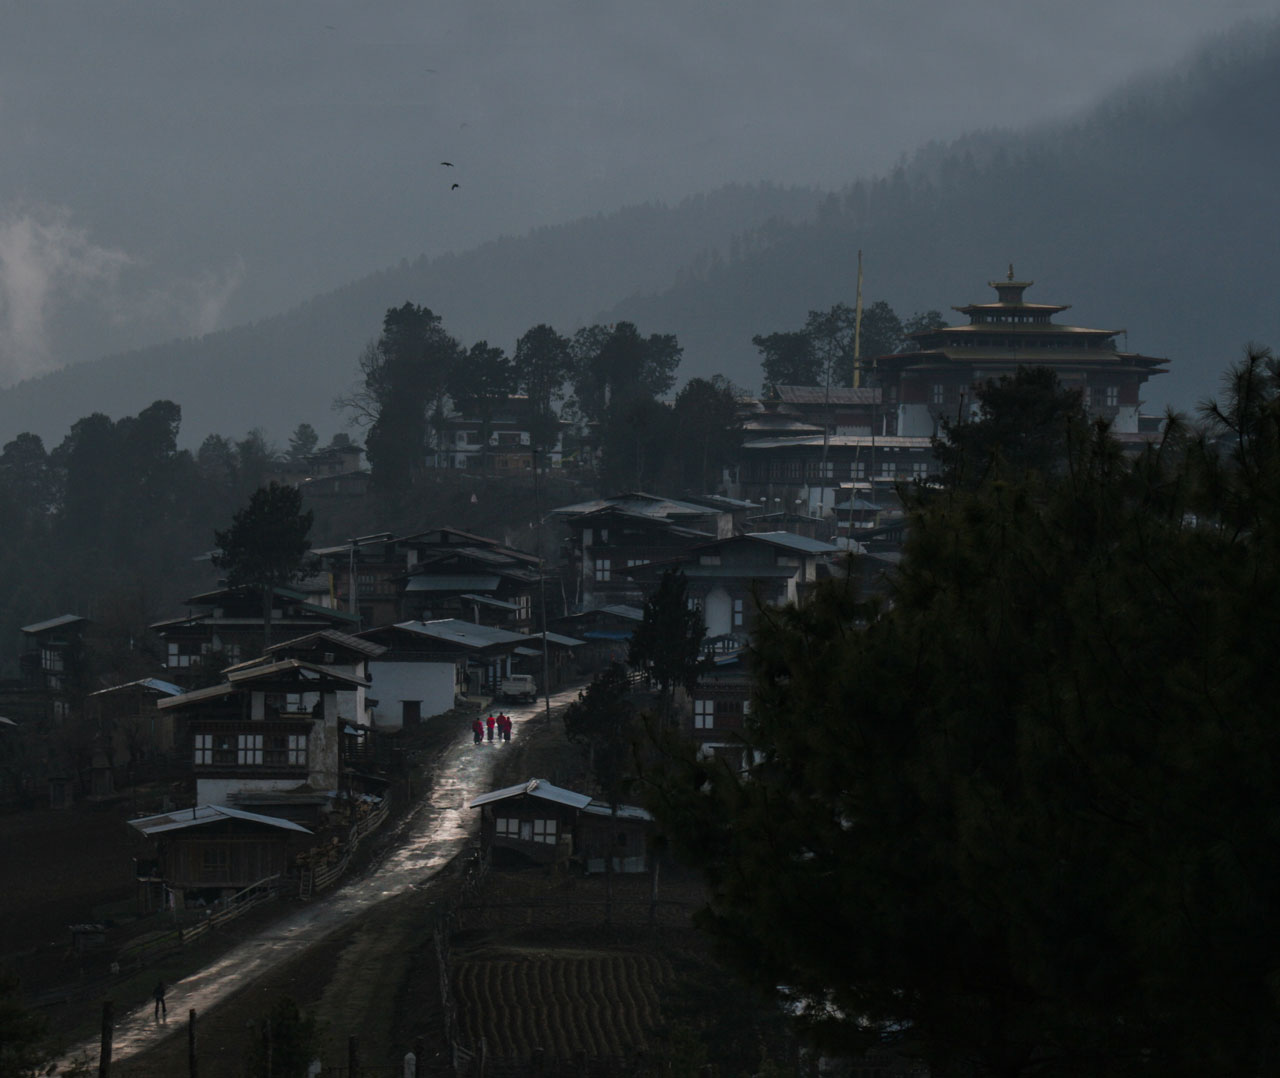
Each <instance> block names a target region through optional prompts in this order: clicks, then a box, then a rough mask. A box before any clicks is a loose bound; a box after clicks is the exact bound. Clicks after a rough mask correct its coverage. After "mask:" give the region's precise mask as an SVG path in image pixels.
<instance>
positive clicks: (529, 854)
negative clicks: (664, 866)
mask: <svg viewBox="0 0 1280 1078" xmlns="http://www.w3.org/2000/svg"><path fill="white" fill-rule="evenodd" d="M470 807H471V808H478V809H480V810H481V815H480V843H481V848H482V849H483V850H484V851H485V854H486V856H487V857H489V859H490V860H491V861H493V862H494V863H508V864H520V863H526V862H529V861H533V862H537V863H544V864H545V863H551V862H566V861H569V860H571V859H572V860H577V861H578V862H580V863H581V864H582V866H583V868H584V870H585V871H587V872H592V871H598V872H603V871H604V869H605V860H604V859H605V857H606V856H607V852H608V851H609V850H610V849H612V850H613V855H614V858H615V861H614V869H615V871H618V872H643V871H645V870H646V869H647V868H648V853H647V835H648V831H649V828H650V825H651V823H652V817H651V816H650V815H649V813H647V812H646V811H645V810H644V809H642V808H637V807H636V806H634V805H619V806H618V812H617V814H616V816H615V814H614V812H613V809H612V807H611V806H610V805H608V804H607V803H605V802H602V801H597V800H595V799H594V798H592V797H589V796H587V795H586V794H580V793H577V792H576V791H574V790H566V789H564V788H563V787H560V786H554V785H552V784H551V783H549V782H548V781H547V780H546V779H529V780H528V781H526V782H521V783H518V784H516V785H515V786H507V787H505V788H503V789H501V790H493V791H491V792H490V793H486V794H481V795H480V796H479V797H473V798H472V799H471V801H470Z"/></svg>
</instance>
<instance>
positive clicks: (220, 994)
mask: <svg viewBox="0 0 1280 1078" xmlns="http://www.w3.org/2000/svg"><path fill="white" fill-rule="evenodd" d="M576 696H577V689H576V688H575V689H571V690H567V691H565V692H563V693H560V694H559V695H557V696H553V697H552V698H551V706H552V708H553V709H555V708H558V707H561V706H563V705H564V704H567V703H568V702H570V701H571V700H573V699H575V698H576ZM505 710H507V714H509V715H510V716H511V718H512V719H513V721H514V729H513V733H512V742H511V744H510V745H504V744H502V743H500V742H493V743H490V742H486V743H484V744H482V745H474V744H472V740H471V734H470V732H469V731H467V730H463V731H461V734H460V736H459V738H458V740H457V741H455V742H454V743H453V744H452V745H451V746H450V747H449V748H448V749H447V750H446V751H445V752H444V754H443V755H442V757H441V759H440V763H439V765H438V767H437V768H436V773H435V774H434V775H433V776H432V780H431V783H430V786H429V788H428V789H427V790H426V791H425V793H424V795H423V797H422V800H421V801H420V802H419V803H418V805H417V806H416V807H415V808H414V809H413V810H412V811H411V812H410V813H409V814H408V815H407V816H406V817H405V818H404V819H403V820H402V821H401V822H400V824H399V826H398V829H397V833H396V834H395V835H394V840H393V844H392V848H391V850H390V852H389V853H388V854H387V855H386V856H385V857H384V858H383V859H382V860H381V861H380V862H379V863H377V864H376V865H375V866H373V867H372V868H371V869H370V870H368V871H367V872H366V873H365V874H364V875H362V876H360V877H358V878H355V879H352V880H350V881H348V882H347V883H346V884H344V885H342V886H341V887H339V888H338V889H337V890H336V891H334V892H332V893H331V894H329V895H327V896H325V897H324V898H321V899H317V900H316V901H315V902H313V903H311V904H310V905H308V906H306V907H305V908H303V909H300V910H298V911H296V912H295V913H291V914H289V915H287V916H285V917H283V918H281V919H279V920H277V921H275V922H273V923H272V924H271V925H269V926H268V927H267V928H265V929H264V930H263V931H261V932H260V933H258V934H256V935H254V936H252V937H250V938H248V939H246V940H244V941H243V942H242V943H240V944H238V945H237V946H235V947H234V948H233V949H232V950H230V951H228V952H227V953H225V954H224V955H223V956H222V957H221V958H220V959H218V960H217V961H215V962H213V963H212V964H210V965H209V966H206V967H205V968H204V969H201V970H199V971H198V972H196V973H194V974H192V975H191V976H189V977H186V978H185V979H183V980H181V981H179V982H177V983H176V984H174V985H172V986H170V988H169V991H168V998H167V1004H168V1008H169V1015H170V1020H169V1022H168V1023H164V1022H160V1021H157V1020H156V1019H155V1017H154V1016H153V1013H152V1007H151V1005H150V1002H149V1001H148V1002H147V1003H145V1004H143V1005H141V1006H139V1007H137V1008H135V1009H133V1010H132V1011H129V1012H127V1013H124V1014H121V1015H120V1016H119V1017H118V1019H117V1023H116V1032H115V1038H114V1049H113V1053H112V1055H113V1059H114V1060H116V1061H120V1060H125V1059H128V1058H129V1057H131V1056H134V1055H136V1054H137V1053H138V1052H141V1051H142V1050H143V1049H146V1048H149V1047H151V1046H152V1045H154V1044H156V1043H157V1042H159V1041H160V1040H161V1039H163V1038H164V1037H166V1036H168V1035H169V1034H170V1033H172V1032H176V1028H175V1027H177V1026H179V1025H180V1024H181V1023H180V1021H179V1017H180V1016H185V1015H186V1014H187V1012H188V1011H189V1010H191V1009H194V1010H196V1011H197V1012H198V1013H201V1014H205V1013H208V1012H209V1011H210V1010H211V1009H212V1008H213V1007H215V1006H216V1005H217V1004H219V1003H222V1002H223V1001H225V1000H227V999H228V998H230V997H231V995H232V994H234V993H236V992H239V991H241V990H242V989H245V988H246V987H248V986H249V985H251V984H252V983H253V982H254V981H255V980H257V979H258V978H260V977H262V976H263V975H265V974H266V973H267V972H269V971H271V970H273V969H276V968H278V967H280V966H281V965H283V964H285V963H288V962H291V961H293V960H295V959H296V958H298V957H299V956H300V955H302V954H303V952H305V951H306V950H307V949H308V948H309V947H311V946H313V945H314V944H316V943H317V942H319V941H321V940H323V939H325V938H326V937H328V936H330V935H331V934H333V933H334V932H337V931H339V930H341V929H343V928H344V927H347V926H351V925H353V924H354V923H356V922H357V921H363V920H367V919H368V917H369V914H370V912H371V911H372V910H373V908H374V907H375V906H377V905H378V904H379V903H382V902H386V901H388V900H390V899H393V898H395V897H396V896H398V895H404V894H406V893H408V892H412V891H414V890H415V889H419V888H422V887H424V886H425V885H426V884H427V883H428V881H429V880H430V879H431V877H432V876H433V875H434V874H435V873H437V872H438V871H439V870H440V868H441V867H442V866H444V865H446V864H448V863H449V861H450V860H451V859H452V858H453V857H454V856H455V855H456V854H457V853H458V852H459V851H460V850H461V849H462V848H463V847H464V846H465V845H466V844H467V843H468V842H469V841H470V840H471V839H472V837H473V836H474V835H475V833H476V831H477V828H478V824H479V816H478V813H476V812H473V811H471V810H470V809H468V808H467V802H468V801H469V800H470V799H471V798H472V797H474V796H476V795H477V794H479V793H482V792H483V791H484V790H486V789H487V788H488V786H489V783H490V776H491V775H492V773H493V768H494V765H495V762H496V761H497V759H498V754H500V753H502V752H503V751H508V750H510V749H514V748H515V747H516V745H517V743H518V741H519V738H520V731H521V727H522V726H523V725H524V724H525V723H527V722H531V721H532V722H539V721H542V717H543V714H544V711H543V706H542V704H537V705H530V706H526V707H516V708H509V709H505ZM97 1056H98V1044H97V1041H96V1040H95V1041H93V1042H86V1043H84V1044H81V1045H77V1046H76V1047H75V1048H74V1049H73V1050H71V1051H70V1052H68V1053H67V1054H66V1056H65V1057H64V1059H63V1061H62V1066H70V1065H72V1064H73V1063H74V1062H75V1061H77V1060H81V1059H85V1058H89V1059H97Z"/></svg>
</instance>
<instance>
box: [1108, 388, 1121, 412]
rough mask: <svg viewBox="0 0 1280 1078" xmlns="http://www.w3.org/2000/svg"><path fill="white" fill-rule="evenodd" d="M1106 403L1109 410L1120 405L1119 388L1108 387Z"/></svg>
mask: <svg viewBox="0 0 1280 1078" xmlns="http://www.w3.org/2000/svg"><path fill="white" fill-rule="evenodd" d="M1105 401H1106V405H1107V407H1108V408H1115V407H1116V406H1117V405H1118V404H1119V403H1120V389H1119V387H1118V386H1107V393H1106V397H1105Z"/></svg>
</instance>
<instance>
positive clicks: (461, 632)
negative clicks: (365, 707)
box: [360, 618, 533, 730]
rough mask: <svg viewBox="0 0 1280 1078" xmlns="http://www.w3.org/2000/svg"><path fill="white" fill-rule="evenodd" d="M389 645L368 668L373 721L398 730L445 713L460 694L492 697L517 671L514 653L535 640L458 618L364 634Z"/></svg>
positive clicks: (386, 626)
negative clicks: (513, 667)
mask: <svg viewBox="0 0 1280 1078" xmlns="http://www.w3.org/2000/svg"><path fill="white" fill-rule="evenodd" d="M360 637H361V639H363V640H370V641H373V642H375V643H378V644H381V645H383V646H384V647H386V649H387V651H386V652H385V653H384V654H383V655H381V656H379V657H378V658H377V659H375V660H374V661H373V662H372V663H370V665H369V673H370V677H371V678H372V681H373V688H372V690H371V692H372V694H373V696H374V697H375V698H376V699H377V701H378V703H377V706H376V707H375V708H374V715H373V722H374V725H375V726H376V727H377V728H378V729H388V730H398V729H401V728H403V727H406V726H414V725H416V724H417V723H419V722H421V721H422V720H423V719H428V718H431V717H432V716H433V715H440V714H443V713H444V712H446V711H448V710H449V709H450V708H452V707H453V706H454V702H455V699H456V697H457V696H458V695H459V694H473V695H480V694H484V693H490V694H491V693H493V692H494V691H495V690H496V689H497V686H498V684H499V682H500V681H501V679H502V678H504V677H506V676H507V675H508V674H510V673H512V663H513V659H514V657H515V650H516V648H518V647H525V648H529V647H532V646H533V645H532V644H531V641H532V639H533V638H532V637H530V636H528V635H526V634H524V633H513V632H509V631H507V630H506V629H498V628H495V627H493V626H490V625H476V624H475V623H473V622H469V621H460V620H458V619H457V618H444V619H441V620H439V621H402V622H400V623H398V624H396V625H384V626H381V627H379V628H377V629H369V630H366V631H365V632H363V633H361V634H360Z"/></svg>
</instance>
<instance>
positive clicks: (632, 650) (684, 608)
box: [627, 568, 707, 715]
mask: <svg viewBox="0 0 1280 1078" xmlns="http://www.w3.org/2000/svg"><path fill="white" fill-rule="evenodd" d="M706 633H707V627H706V624H705V622H704V621H703V620H702V611H701V610H699V609H698V608H697V607H695V606H691V605H690V604H689V585H688V581H687V580H686V579H685V575H684V573H682V572H681V571H680V570H679V569H674V568H673V569H667V570H665V571H664V572H663V574H662V578H661V579H660V580H659V581H658V586H657V588H656V589H655V590H654V592H653V594H652V595H650V596H649V598H648V599H647V600H646V602H645V604H644V617H643V619H642V620H641V622H640V625H639V626H638V627H637V628H636V630H635V632H634V633H633V634H632V636H631V643H630V645H629V646H628V649H627V662H628V663H630V664H631V666H633V667H635V668H636V669H637V670H643V671H644V672H645V674H646V675H647V676H648V678H649V680H650V681H654V682H657V685H658V689H659V692H660V693H661V697H662V705H663V714H664V715H670V714H671V709H672V702H673V698H674V695H675V690H676V689H677V688H678V687H683V688H684V689H686V690H688V691H692V689H693V686H694V684H695V683H696V682H697V680H698V675H699V674H700V673H701V672H702V671H703V670H704V669H705V668H706V663H705V661H704V659H703V656H702V641H703V638H704V637H705V636H706Z"/></svg>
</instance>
